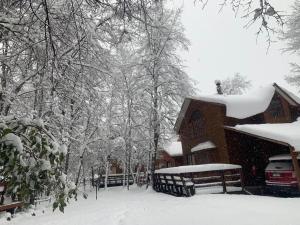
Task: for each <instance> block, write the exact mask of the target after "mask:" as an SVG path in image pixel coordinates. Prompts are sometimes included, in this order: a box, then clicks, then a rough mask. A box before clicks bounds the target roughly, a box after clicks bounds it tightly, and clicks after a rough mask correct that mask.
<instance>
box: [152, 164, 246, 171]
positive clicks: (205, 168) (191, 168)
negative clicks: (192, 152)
mask: <svg viewBox="0 0 300 225" xmlns="http://www.w3.org/2000/svg"><path fill="white" fill-rule="evenodd" d="M241 168H242V167H241V166H240V165H234V164H222V163H215V164H201V165H191V166H178V167H170V168H164V169H159V170H155V173H169V174H180V173H197V172H209V171H219V170H233V169H241Z"/></svg>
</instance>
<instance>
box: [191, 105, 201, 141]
mask: <svg viewBox="0 0 300 225" xmlns="http://www.w3.org/2000/svg"><path fill="white" fill-rule="evenodd" d="M190 127H191V133H192V136H193V137H199V136H201V135H203V134H204V119H203V116H202V113H201V112H200V111H199V110H196V111H194V112H193V113H192V115H191V119H190Z"/></svg>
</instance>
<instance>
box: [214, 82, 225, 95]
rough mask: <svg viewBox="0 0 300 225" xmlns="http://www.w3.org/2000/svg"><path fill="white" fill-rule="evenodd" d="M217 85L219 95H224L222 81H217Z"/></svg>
mask: <svg viewBox="0 0 300 225" xmlns="http://www.w3.org/2000/svg"><path fill="white" fill-rule="evenodd" d="M215 84H216V86H217V92H218V94H219V95H222V94H223V91H222V87H221V81H220V80H215Z"/></svg>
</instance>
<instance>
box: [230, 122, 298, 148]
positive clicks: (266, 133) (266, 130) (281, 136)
mask: <svg viewBox="0 0 300 225" xmlns="http://www.w3.org/2000/svg"><path fill="white" fill-rule="evenodd" d="M234 129H236V130H240V131H243V132H246V133H249V134H253V135H258V136H261V137H264V138H268V139H272V140H276V141H280V142H283V143H286V144H289V145H291V146H292V147H294V148H295V150H296V151H300V120H299V119H298V120H297V121H295V122H293V123H274V124H246V125H236V126H235V127H234Z"/></svg>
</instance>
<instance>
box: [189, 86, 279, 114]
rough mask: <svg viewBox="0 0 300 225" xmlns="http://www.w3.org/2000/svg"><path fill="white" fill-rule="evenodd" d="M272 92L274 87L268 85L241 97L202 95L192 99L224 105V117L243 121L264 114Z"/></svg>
mask: <svg viewBox="0 0 300 225" xmlns="http://www.w3.org/2000/svg"><path fill="white" fill-rule="evenodd" d="M274 92H275V88H274V86H273V85H268V86H265V87H260V88H258V89H257V90H254V91H251V92H249V93H247V94H243V95H218V94H215V95H202V96H198V97H193V98H192V99H195V100H201V101H205V102H214V103H220V104H224V105H225V106H226V116H228V117H233V118H237V119H245V118H247V117H250V116H254V115H256V114H259V113H262V112H264V111H265V110H266V109H267V108H268V106H269V104H270V102H271V100H272V97H273V95H274Z"/></svg>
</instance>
